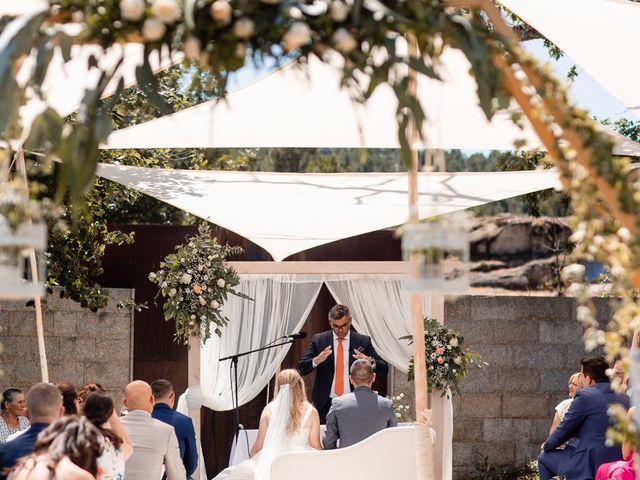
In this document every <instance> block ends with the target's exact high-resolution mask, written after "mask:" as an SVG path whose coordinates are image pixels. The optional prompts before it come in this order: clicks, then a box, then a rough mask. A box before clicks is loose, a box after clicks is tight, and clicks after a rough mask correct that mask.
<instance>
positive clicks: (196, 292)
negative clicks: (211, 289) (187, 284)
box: [193, 283, 202, 295]
mask: <svg viewBox="0 0 640 480" xmlns="http://www.w3.org/2000/svg"><path fill="white" fill-rule="evenodd" d="M193 291H194V292H195V294H196V295H200V294H201V293H202V287H201V286H200V285H198V284H197V283H196V284H195V285H194V286H193Z"/></svg>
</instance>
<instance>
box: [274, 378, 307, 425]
mask: <svg viewBox="0 0 640 480" xmlns="http://www.w3.org/2000/svg"><path fill="white" fill-rule="evenodd" d="M276 384H277V386H278V391H279V390H280V387H282V386H283V385H289V387H290V388H291V414H290V416H289V423H288V425H287V433H288V434H289V435H292V434H293V433H295V432H297V431H298V430H300V427H301V426H302V425H300V421H301V420H302V416H303V415H304V412H305V410H306V403H307V392H306V390H305V386H304V380H303V379H302V377H301V376H300V373H298V370H295V369H293V368H289V369H287V370H282V371H281V372H280V373H279V374H278V376H277V378H276Z"/></svg>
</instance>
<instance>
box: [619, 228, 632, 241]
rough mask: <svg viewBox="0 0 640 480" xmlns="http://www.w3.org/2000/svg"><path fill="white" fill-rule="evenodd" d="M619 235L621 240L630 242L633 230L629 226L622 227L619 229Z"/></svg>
mask: <svg viewBox="0 0 640 480" xmlns="http://www.w3.org/2000/svg"><path fill="white" fill-rule="evenodd" d="M618 237H620V240H622V241H623V242H628V241H629V240H630V239H631V232H629V229H628V228H626V227H622V228H621V229H620V230H618Z"/></svg>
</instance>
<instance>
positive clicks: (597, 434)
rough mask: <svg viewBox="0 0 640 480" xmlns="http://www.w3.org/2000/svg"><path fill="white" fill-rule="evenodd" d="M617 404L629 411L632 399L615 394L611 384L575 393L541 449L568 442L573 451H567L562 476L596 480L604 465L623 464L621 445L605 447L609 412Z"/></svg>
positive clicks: (555, 446) (552, 447)
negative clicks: (560, 420) (611, 406)
mask: <svg viewBox="0 0 640 480" xmlns="http://www.w3.org/2000/svg"><path fill="white" fill-rule="evenodd" d="M616 403H618V404H621V405H623V406H624V407H625V408H627V409H628V408H629V397H627V396H626V395H618V394H617V393H615V392H614V391H613V390H612V389H611V385H609V383H596V384H595V385H592V386H590V387H587V388H583V389H581V390H578V391H577V392H576V396H575V398H574V399H573V402H571V406H570V407H569V410H568V411H567V413H566V414H565V416H564V419H563V420H562V422H560V425H558V428H556V429H555V430H554V431H553V433H552V434H551V435H549V438H547V440H546V441H545V442H544V444H543V446H542V448H543V450H544V451H545V452H548V451H551V450H553V449H555V448H557V447H559V446H560V445H562V444H563V443H565V442H569V443H568V445H569V446H571V447H573V448H567V449H566V450H565V452H567V458H566V459H564V461H566V464H565V465H566V469H563V470H564V472H563V473H564V474H565V475H566V477H567V479H569V480H572V479H585V478H594V477H595V472H596V470H597V468H598V467H599V466H600V465H602V464H603V463H607V462H613V461H616V460H622V452H621V449H620V445H614V446H611V447H608V446H607V445H606V444H605V441H606V439H607V428H608V427H609V426H610V425H611V422H610V421H609V415H608V413H607V410H608V409H609V406H610V405H613V404H616ZM569 440H570V441H569Z"/></svg>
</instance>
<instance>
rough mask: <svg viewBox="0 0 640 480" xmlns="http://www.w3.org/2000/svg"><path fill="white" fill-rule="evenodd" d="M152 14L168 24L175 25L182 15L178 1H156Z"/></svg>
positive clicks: (152, 7)
mask: <svg viewBox="0 0 640 480" xmlns="http://www.w3.org/2000/svg"><path fill="white" fill-rule="evenodd" d="M151 12H152V13H153V14H154V15H155V16H156V17H158V18H159V19H160V20H162V21H163V22H164V23H167V24H171V23H175V21H176V20H178V18H180V15H181V13H182V11H181V8H180V5H179V4H178V2H177V1H176V0H155V1H154V2H153V5H152V6H151Z"/></svg>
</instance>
